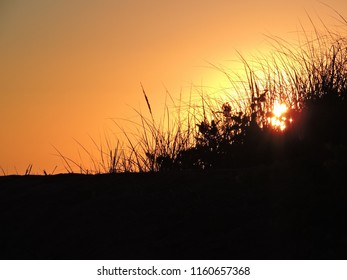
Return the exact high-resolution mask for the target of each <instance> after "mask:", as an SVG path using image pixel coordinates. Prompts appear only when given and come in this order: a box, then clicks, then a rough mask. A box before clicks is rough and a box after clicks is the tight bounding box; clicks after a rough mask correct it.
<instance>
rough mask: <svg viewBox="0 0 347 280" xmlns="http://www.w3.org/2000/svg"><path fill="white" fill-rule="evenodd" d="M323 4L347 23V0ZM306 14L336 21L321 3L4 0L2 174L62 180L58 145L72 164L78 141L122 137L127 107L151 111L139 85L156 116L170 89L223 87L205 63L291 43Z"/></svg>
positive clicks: (129, 114)
mask: <svg viewBox="0 0 347 280" xmlns="http://www.w3.org/2000/svg"><path fill="white" fill-rule="evenodd" d="M325 3H326V4H329V5H331V6H333V7H334V8H335V9H337V10H339V11H340V13H341V14H343V15H346V13H347V2H346V1H345V0H334V1H333V0H327V1H325ZM305 10H307V12H308V13H309V14H310V15H313V16H314V17H316V13H318V14H319V15H320V16H321V17H322V18H323V19H324V21H325V22H328V23H329V22H330V21H331V16H333V15H334V14H333V12H332V11H330V10H328V9H327V8H324V7H323V6H322V5H320V4H319V3H318V2H317V1H313V0H291V1H280V0H263V1H254V0H189V1H186V0H185V1H183V0H182V1H181V0H161V1H159V0H146V1H144V0H113V1H111V0H88V1H87V0H60V1H54V0H30V1H28V0H3V1H1V2H0V125H1V137H0V167H1V168H2V169H3V170H5V172H6V173H7V174H12V173H16V172H17V171H18V173H19V174H23V173H24V172H25V169H26V167H27V166H28V165H29V164H33V171H34V173H37V174H42V173H43V170H44V169H45V170H46V171H47V172H50V171H51V170H53V169H54V167H55V166H58V169H57V171H56V172H62V171H64V169H63V165H62V162H61V159H60V158H59V157H57V156H54V155H53V154H55V153H56V152H55V151H54V149H53V148H52V145H54V146H56V147H57V148H58V149H59V150H60V151H61V152H62V153H63V154H65V155H67V156H72V157H74V155H75V154H76V150H77V149H78V147H77V146H76V143H75V142H74V140H73V138H75V139H77V140H78V141H80V142H81V143H83V144H84V145H86V147H87V148H88V147H89V146H91V145H89V144H90V140H89V138H88V137H89V136H88V135H90V136H92V137H93V138H94V139H96V140H97V139H99V136H100V135H101V136H102V135H103V134H104V131H105V128H108V129H110V130H112V129H115V127H114V126H113V124H112V122H110V121H109V120H108V118H110V117H120V118H123V117H124V118H129V119H132V118H133V116H134V115H135V114H134V112H133V110H132V109H131V108H130V107H129V106H132V107H135V108H139V107H140V105H141V107H143V108H144V107H145V103H144V100H143V96H142V92H141V87H140V82H142V84H143V85H144V87H145V89H146V91H147V94H148V96H149V98H150V101H151V103H152V107H153V110H154V111H155V110H157V111H162V109H163V102H164V96H165V88H164V86H165V87H166V88H167V89H168V90H169V91H170V93H171V94H172V95H173V96H178V94H179V92H180V90H181V89H182V92H183V94H189V87H190V85H191V84H192V83H193V84H198V85H201V84H203V85H206V86H211V87H218V86H220V84H221V83H222V82H221V81H222V79H221V78H220V73H217V72H216V71H213V70H211V69H209V68H208V67H207V66H208V64H207V62H206V61H209V62H212V63H216V64H222V65H228V60H232V59H235V58H236V55H235V49H237V50H239V51H241V52H242V53H252V52H253V51H264V50H265V49H264V48H266V44H265V43H264V41H265V36H264V34H267V35H269V34H273V35H278V36H280V37H282V38H289V37H290V36H293V34H295V33H293V31H294V32H295V31H296V30H297V29H298V28H300V21H302V22H307V17H306V15H305ZM316 18H317V17H316ZM335 23H336V22H335ZM16 170H17V171H16ZM0 174H2V171H1V169H0Z"/></svg>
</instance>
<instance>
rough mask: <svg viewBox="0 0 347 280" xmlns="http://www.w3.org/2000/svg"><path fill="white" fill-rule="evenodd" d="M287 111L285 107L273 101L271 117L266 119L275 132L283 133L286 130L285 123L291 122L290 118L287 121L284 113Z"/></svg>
mask: <svg viewBox="0 0 347 280" xmlns="http://www.w3.org/2000/svg"><path fill="white" fill-rule="evenodd" d="M287 111H288V107H287V105H285V104H283V103H279V102H277V101H275V104H274V108H273V110H272V114H273V116H272V117H269V118H268V122H269V124H270V125H271V126H272V127H273V128H274V129H277V130H280V131H284V130H285V129H286V127H287V126H286V123H287V121H289V123H292V122H293V119H292V118H289V119H287V117H286V112H287Z"/></svg>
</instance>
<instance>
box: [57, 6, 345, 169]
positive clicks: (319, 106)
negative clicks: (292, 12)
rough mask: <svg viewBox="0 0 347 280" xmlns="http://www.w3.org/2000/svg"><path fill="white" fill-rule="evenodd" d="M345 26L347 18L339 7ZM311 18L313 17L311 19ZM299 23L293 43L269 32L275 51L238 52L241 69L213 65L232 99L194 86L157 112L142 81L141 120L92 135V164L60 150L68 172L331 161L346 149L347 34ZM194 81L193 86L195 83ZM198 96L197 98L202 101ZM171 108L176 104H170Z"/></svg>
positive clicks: (230, 166) (139, 114) (138, 112)
mask: <svg viewBox="0 0 347 280" xmlns="http://www.w3.org/2000/svg"><path fill="white" fill-rule="evenodd" d="M337 15H338V17H339V18H340V20H341V21H342V22H343V24H344V25H345V26H346V25H347V21H346V20H345V18H344V17H342V16H341V15H340V14H338V13H337ZM310 20H311V19H310ZM311 22H312V27H313V32H312V33H310V32H306V31H305V30H304V29H303V31H302V33H301V34H299V35H300V36H299V39H298V42H297V45H294V44H293V43H288V42H286V41H284V40H282V39H281V38H277V37H270V38H269V42H270V45H271V46H272V50H273V51H272V53H271V54H270V55H267V56H262V55H258V56H257V57H255V58H254V59H253V60H252V61H251V60H249V59H246V58H245V57H244V56H243V55H241V54H240V53H239V58H240V60H241V62H242V64H243V66H244V73H243V74H240V73H233V72H232V71H231V72H229V71H226V70H225V69H223V68H222V67H217V66H215V65H213V67H215V68H216V69H217V70H218V71H221V72H222V73H223V74H224V75H225V76H226V78H227V79H228V80H229V82H230V91H231V92H233V94H232V95H231V96H230V101H229V102H224V103H222V104H220V103H219V104H218V102H217V105H216V100H211V99H210V98H209V96H208V93H206V92H205V91H204V89H202V90H201V91H200V92H199V95H200V102H192V100H191V94H190V97H189V101H188V102H187V103H184V102H183V100H182V97H180V98H179V100H178V101H175V100H174V99H173V98H172V97H171V95H170V94H169V93H168V94H167V97H169V99H170V102H171V103H172V104H171V105H170V106H169V105H167V104H166V105H165V108H164V113H163V117H162V118H161V119H156V118H155V117H154V114H153V110H152V109H153V108H152V106H151V102H150V101H151V99H150V96H149V95H148V94H147V92H146V91H145V89H144V87H143V86H142V84H141V88H142V93H143V96H144V99H145V101H146V106H147V110H148V113H147V114H145V113H143V112H142V111H141V110H137V109H134V110H135V112H136V113H137V115H138V117H139V121H138V122H129V123H128V126H129V125H130V126H133V127H134V131H133V132H129V130H125V129H124V128H123V126H121V125H120V124H119V123H118V121H117V120H113V121H114V123H115V124H116V126H117V127H118V129H120V130H121V131H122V132H123V135H124V138H125V140H126V141H125V142H124V143H122V144H121V142H120V141H119V140H117V142H116V143H117V144H116V145H115V146H114V147H112V146H111V144H110V141H109V140H108V139H106V141H105V142H106V144H105V146H103V145H101V144H97V143H96V142H95V141H94V140H93V139H92V142H93V144H94V145H95V147H96V148H97V150H98V151H99V154H100V155H99V157H94V156H93V155H92V154H91V153H90V152H89V151H88V149H86V148H85V147H84V146H83V145H82V144H81V143H79V142H78V141H76V142H77V144H78V145H79V146H80V147H81V148H82V150H83V151H84V152H85V153H86V154H87V155H88V156H89V158H90V162H91V164H92V167H91V168H86V167H85V166H84V165H82V164H79V163H77V161H75V160H72V159H70V158H67V157H65V156H63V155H62V154H61V153H60V152H59V151H58V150H57V152H58V154H59V155H60V157H61V158H62V160H63V162H64V165H65V168H66V170H67V171H68V172H69V173H72V172H73V170H74V167H78V169H79V170H80V172H82V173H116V172H156V171H165V170H184V169H189V170H191V169H198V170H205V169H209V168H236V167H245V166H246V167H247V166H254V165H259V164H271V163H274V162H278V161H283V160H285V161H288V160H289V161H290V160H301V159H303V158H305V159H306V160H309V161H310V162H320V163H322V164H327V163H329V164H333V163H334V162H335V161H337V160H339V157H338V156H337V154H339V153H340V152H342V153H345V154H346V152H343V151H346V143H347V142H346V140H347V125H346V122H345V120H346V119H347V104H346V94H347V41H346V40H347V39H346V38H345V37H344V36H343V35H341V34H339V33H335V32H333V31H331V30H329V29H328V28H327V27H326V26H325V25H324V24H323V27H324V28H323V32H320V31H319V30H318V28H317V27H316V26H315V25H314V24H313V21H312V20H311ZM198 90H199V89H197V91H198ZM199 103H200V104H199ZM276 104H285V105H286V107H287V109H288V110H287V111H286V112H285V113H284V114H283V116H282V117H281V120H280V122H281V126H279V125H277V126H275V125H273V118H274V117H275V116H274V107H275V106H276ZM172 108H173V109H174V110H172Z"/></svg>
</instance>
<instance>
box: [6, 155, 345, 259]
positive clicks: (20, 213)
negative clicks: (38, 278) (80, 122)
mask: <svg viewBox="0 0 347 280" xmlns="http://www.w3.org/2000/svg"><path fill="white" fill-rule="evenodd" d="M346 213H347V184H345V181H344V170H343V169H338V168H334V167H333V168H331V167H329V166H312V164H310V165H305V164H303V163H300V162H299V163H295V164H290V165H287V166H284V165H279V164H278V165H272V166H260V167H257V168H246V169H237V170H218V171H209V172H183V173H179V172H177V173H166V174H115V175H95V176H91V175H73V174H70V175H67V174H66V175H54V176H7V177H0V225H1V228H0V237H1V238H0V258H1V259H347V217H346Z"/></svg>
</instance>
